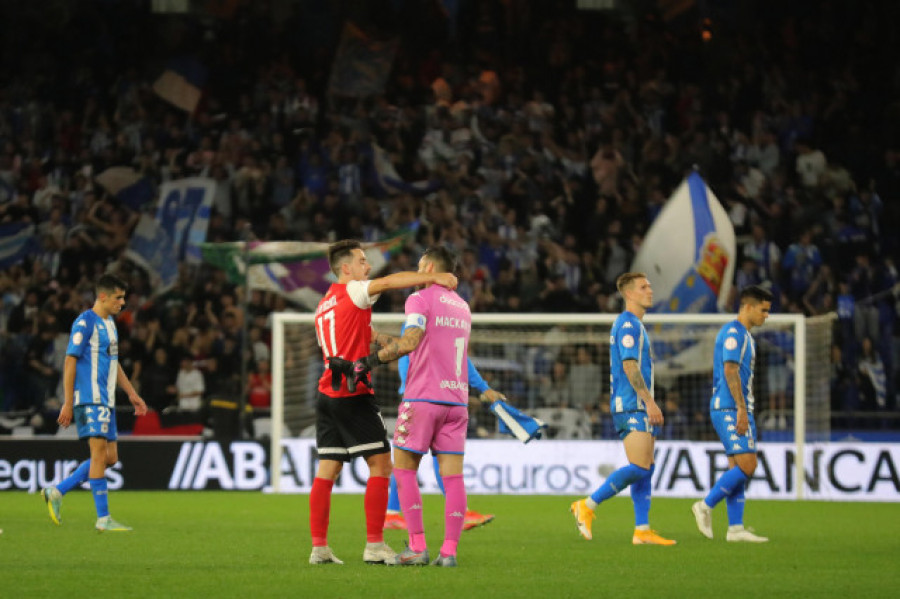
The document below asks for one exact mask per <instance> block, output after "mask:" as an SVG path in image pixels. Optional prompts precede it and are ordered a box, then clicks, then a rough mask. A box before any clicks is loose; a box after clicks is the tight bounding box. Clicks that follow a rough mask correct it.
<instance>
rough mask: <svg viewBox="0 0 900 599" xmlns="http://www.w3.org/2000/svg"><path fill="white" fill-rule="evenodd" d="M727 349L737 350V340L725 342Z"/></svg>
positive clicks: (731, 338)
mask: <svg viewBox="0 0 900 599" xmlns="http://www.w3.org/2000/svg"><path fill="white" fill-rule="evenodd" d="M725 349H737V339H735V338H734V337H729V338H728V339H726V340H725Z"/></svg>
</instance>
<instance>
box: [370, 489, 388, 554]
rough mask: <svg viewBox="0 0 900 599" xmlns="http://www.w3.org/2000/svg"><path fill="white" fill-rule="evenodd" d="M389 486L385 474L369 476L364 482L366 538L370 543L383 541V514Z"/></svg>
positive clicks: (385, 508)
mask: <svg viewBox="0 0 900 599" xmlns="http://www.w3.org/2000/svg"><path fill="white" fill-rule="evenodd" d="M390 486H391V479H390V478H389V477H386V476H370V477H369V480H368V482H367V483H366V499H365V507H366V540H368V541H369V542H370V543H381V542H383V541H384V515H385V514H386V513H387V504H388V490H389V488H390Z"/></svg>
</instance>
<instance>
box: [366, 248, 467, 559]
mask: <svg viewBox="0 0 900 599" xmlns="http://www.w3.org/2000/svg"><path fill="white" fill-rule="evenodd" d="M455 262H456V260H455V258H454V257H453V255H452V254H451V253H450V251H449V250H447V249H445V248H443V247H434V248H429V249H428V250H426V252H425V254H424V255H423V256H422V259H421V260H420V261H419V272H420V273H432V272H433V273H440V272H452V271H453V269H454V267H455ZM471 328H472V315H471V312H470V311H469V305H468V304H467V303H466V302H465V300H463V299H462V298H460V297H459V295H457V294H456V293H455V292H454V291H451V290H449V289H446V288H444V287H440V286H437V285H431V286H428V287H426V288H425V289H423V290H421V291H418V292H416V293H414V294H412V295H411V296H410V297H409V298H408V299H407V300H406V323H405V327H404V331H403V336H402V337H400V338H392V339H390V340H389V342H388V343H386V344H385V345H384V346H383V347H382V348H381V349H380V350H378V351H377V352H376V353H374V354H372V355H370V356H367V357H366V358H363V359H361V360H358V361H357V362H356V363H355V364H354V371H355V373H356V374H355V378H356V379H359V380H364V379H363V377H364V376H365V375H366V374H367V373H368V371H369V370H371V368H372V367H374V366H377V365H379V364H382V363H384V362H389V361H391V360H396V359H398V358H400V357H401V356H404V355H406V354H409V370H408V373H407V379H406V389H405V391H404V393H403V402H402V403H401V404H400V411H399V416H398V418H397V426H396V429H395V431H394V443H393V445H394V475H395V477H396V478H397V485H398V488H399V492H400V508H401V509H402V511H403V515H404V517H405V518H406V522H407V529H408V532H409V546H408V547H407V548H406V550H405V551H403V552H402V553H400V554H398V555H397V556H396V558H394V560H391V561H388V562H387V563H388V564H393V565H424V564H427V563H428V549H427V546H426V543H425V532H424V527H423V524H422V495H421V492H420V491H419V485H418V481H417V480H416V471H417V470H418V468H419V462H420V461H421V459H422V456H423V455H424V454H426V453H428V451H429V450H430V451H431V452H432V453H434V454H435V455H436V456H437V458H438V463H439V467H440V473H441V477H443V479H444V488H445V491H446V501H445V508H444V524H445V529H444V543H443V545H442V546H441V550H440V554H439V556H438V557H437V559H435V560H434V562H433V563H432V565H438V566H456V546H457V544H458V543H459V537H460V534H461V533H462V529H463V524H464V519H465V513H466V490H465V486H464V485H463V476H462V469H463V453H464V452H465V445H466V429H467V428H468V423H469V412H468V400H469V399H468V398H469V374H468V364H467V360H468V348H469V332H470V331H471Z"/></svg>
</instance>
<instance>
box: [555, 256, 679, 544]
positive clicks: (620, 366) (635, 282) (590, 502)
mask: <svg viewBox="0 0 900 599" xmlns="http://www.w3.org/2000/svg"><path fill="white" fill-rule="evenodd" d="M616 287H617V288H618V290H619V293H620V294H621V295H622V297H623V298H624V299H625V311H624V312H622V313H621V314H620V315H619V316H618V318H616V321H615V322H614V323H613V326H612V331H611V332H610V339H609V342H610V351H609V366H610V379H611V383H612V388H611V392H610V398H609V399H610V411H611V412H612V415H613V422H614V423H615V427H616V432H617V433H618V434H619V438H621V439H622V441H623V442H624V443H625V455H626V456H627V457H628V462H629V463H628V465H627V466H623V467H622V468H619V469H618V470H616V471H615V472H613V473H612V474H610V475H609V476H608V477H607V479H606V480H605V481H604V482H603V484H602V485H601V486H600V487H599V488H598V489H597V490H596V491H594V492H593V493H592V494H591V495H590V496H589V497H586V498H585V499H579V500H578V501H576V502H574V503H573V504H572V505H571V507H570V508H569V509H570V511H571V512H572V514H573V515H574V516H575V524H576V526H577V527H578V532H580V533H581V536H583V537H584V538H585V539H587V540H591V538H593V537H592V533H591V523H592V522H593V521H594V509H596V507H597V505H598V504H600V503H602V502H604V501H606V500H607V499H609V498H610V497H613V496H615V495H616V494H618V493H619V492H620V491H622V489H624V488H625V487H628V486H630V487H631V499H632V501H633V502H634V524H635V529H634V535H633V536H632V538H631V542H632V543H633V544H635V545H674V544H675V541H673V540H671V539H666V538H663V537H661V536H660V535H658V534H656V532H655V531H653V530H651V529H650V521H649V516H650V493H651V485H650V482H651V480H652V477H653V471H654V468H655V464H654V463H653V446H654V442H655V438H656V435H657V434H658V431H659V430H660V428H661V427H662V425H663V414H662V410H660V409H659V406H657V405H656V401H655V400H654V399H653V354H652V353H651V351H650V338H649V337H648V336H647V330H646V329H645V328H644V323H643V322H642V319H643V317H644V314H645V313H646V312H647V310H649V309H650V307H651V306H653V290H652V289H651V288H650V281H648V280H647V275H645V274H644V273H640V272H628V273H625V274H623V275H621V276H620V277H619V278H618V279H617V280H616Z"/></svg>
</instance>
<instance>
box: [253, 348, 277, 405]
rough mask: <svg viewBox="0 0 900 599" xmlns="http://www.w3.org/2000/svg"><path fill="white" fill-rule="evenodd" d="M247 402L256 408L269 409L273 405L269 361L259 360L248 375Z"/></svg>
mask: <svg viewBox="0 0 900 599" xmlns="http://www.w3.org/2000/svg"><path fill="white" fill-rule="evenodd" d="M247 400H248V403H249V404H250V405H251V406H253V407H254V408H268V407H269V406H270V405H271V404H272V373H271V371H270V369H269V361H268V360H265V359H263V360H258V361H257V362H256V363H255V368H254V369H253V371H252V372H251V373H250V374H249V375H248V377H247Z"/></svg>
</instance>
